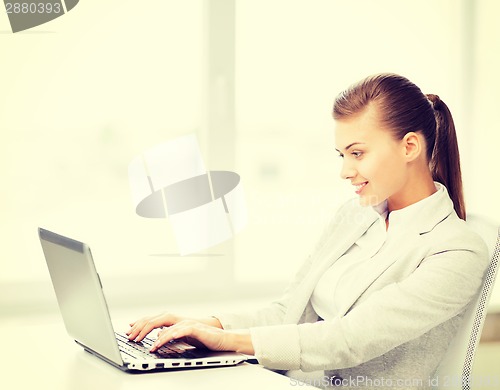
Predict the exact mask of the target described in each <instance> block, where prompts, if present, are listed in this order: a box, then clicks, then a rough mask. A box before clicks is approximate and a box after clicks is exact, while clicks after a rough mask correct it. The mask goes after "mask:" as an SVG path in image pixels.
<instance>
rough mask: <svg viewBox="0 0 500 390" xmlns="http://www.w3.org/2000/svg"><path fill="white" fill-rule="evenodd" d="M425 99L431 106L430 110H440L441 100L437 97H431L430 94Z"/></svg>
mask: <svg viewBox="0 0 500 390" xmlns="http://www.w3.org/2000/svg"><path fill="white" fill-rule="evenodd" d="M427 99H429V101H430V102H431V104H432V108H433V109H434V110H439V109H440V108H441V99H440V98H439V96H438V95H433V94H432V93H429V94H427Z"/></svg>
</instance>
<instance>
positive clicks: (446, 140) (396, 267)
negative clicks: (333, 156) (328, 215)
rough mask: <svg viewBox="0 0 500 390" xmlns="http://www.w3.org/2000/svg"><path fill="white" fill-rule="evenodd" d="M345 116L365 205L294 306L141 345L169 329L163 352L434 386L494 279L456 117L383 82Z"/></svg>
mask: <svg viewBox="0 0 500 390" xmlns="http://www.w3.org/2000/svg"><path fill="white" fill-rule="evenodd" d="M333 117H334V119H335V143H336V147H337V150H338V152H339V153H340V157H341V158H342V159H343V166H342V170H341V176H342V178H344V179H346V180H349V181H350V182H351V183H352V184H353V186H354V190H355V193H356V194H357V195H359V201H358V200H354V201H349V202H347V203H346V204H345V205H344V206H343V207H341V208H340V210H339V211H338V212H337V214H336V215H335V217H334V218H333V220H332V222H331V224H330V225H329V226H328V228H327V229H326V231H325V233H324V234H323V236H322V238H321V240H320V242H319V244H318V246H317V247H316V250H315V251H314V252H313V254H312V255H311V256H310V257H309V259H308V260H307V261H306V262H305V264H304V265H303V266H302V268H301V269H300V271H299V272H298V274H297V276H296V278H295V280H294V281H293V282H292V283H291V284H290V286H289V288H288V289H287V291H286V293H285V294H284V296H283V298H282V299H281V300H279V301H277V302H274V303H273V304H271V305H270V306H269V307H268V308H265V309H263V310H260V311H258V312H256V313H255V312H254V313H248V314H232V315H220V316H217V317H211V318H205V319H185V318H182V317H177V316H174V315H171V314H163V315H160V316H156V317H148V318H144V319H141V320H139V321H137V322H135V323H133V324H131V329H130V330H129V332H128V334H129V338H130V339H131V340H137V341H140V340H142V338H144V337H145V336H146V334H147V333H149V332H150V331H151V330H152V329H154V328H159V327H162V326H164V327H166V328H164V329H163V330H162V331H160V333H159V338H158V340H157V341H156V343H155V345H154V347H153V351H154V350H156V349H157V348H159V347H160V346H161V345H163V344H165V343H166V342H168V341H170V340H172V339H177V338H181V337H190V338H192V339H196V340H198V341H199V342H201V343H203V344H204V345H205V346H207V347H208V348H210V349H213V350H228V351H238V352H242V353H247V354H252V355H255V356H256V357H257V359H258V361H259V362H260V363H261V364H262V365H264V366H266V367H268V368H271V369H279V370H302V371H315V370H325V374H326V375H328V376H329V377H333V376H335V377H337V378H342V383H343V384H347V385H350V386H352V387H359V386H363V385H367V386H369V385H370V383H371V384H372V385H373V383H374V382H373V381H377V380H378V382H376V383H386V384H387V383H391V386H389V387H393V388H397V387H398V384H401V383H402V380H405V384H404V385H401V386H400V387H401V388H409V387H410V386H409V385H408V383H409V382H408V380H411V383H412V386H413V387H427V386H429V379H430V378H432V375H433V373H434V371H435V369H436V368H437V366H438V364H439V362H440V360H441V359H442V357H443V355H444V353H445V351H446V349H447V347H448V344H449V342H450V341H451V339H452V337H453V335H454V334H455V331H456V330H457V327H458V326H459V324H460V320H461V318H462V315H463V313H464V310H465V308H466V306H467V304H468V303H469V302H470V301H471V299H472V298H473V296H474V295H475V293H476V292H477V290H478V288H479V287H480V285H481V280H482V277H483V274H484V271H485V269H486V267H487V250H486V247H485V244H484V242H483V241H482V240H481V238H480V237H478V236H477V235H476V234H474V233H473V232H471V231H470V230H469V229H468V227H467V226H466V224H465V222H464V219H465V207H464V201H463V195H462V182H461V175H460V162H459V153H458V146H457V140H456V134H455V128H454V124H453V119H452V116H451V114H450V111H449V110H448V107H447V106H446V105H445V104H444V103H443V102H442V101H441V100H440V99H439V97H438V96H436V95H424V94H423V93H422V92H421V91H420V89H419V88H418V87H417V86H416V85H414V84H413V83H411V82H410V81H409V80H407V79H406V78H404V77H401V76H398V75H395V74H379V75H374V76H371V77H368V78H366V79H364V80H362V81H360V82H358V83H357V84H355V85H353V86H351V87H350V88H348V89H347V90H346V91H344V92H342V93H341V94H340V95H339V96H338V97H337V98H336V100H335V104H334V108H333ZM370 381H371V382H370ZM381 381H385V382H381ZM363 382H364V383H363Z"/></svg>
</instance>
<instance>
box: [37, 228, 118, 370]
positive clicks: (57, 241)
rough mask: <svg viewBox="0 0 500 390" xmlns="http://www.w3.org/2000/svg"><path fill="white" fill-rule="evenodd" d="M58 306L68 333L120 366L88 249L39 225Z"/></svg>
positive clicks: (113, 335) (97, 277)
mask: <svg viewBox="0 0 500 390" xmlns="http://www.w3.org/2000/svg"><path fill="white" fill-rule="evenodd" d="M38 235H39V237H40V242H41V244H42V249H43V253H44V255H45V260H46V261H47V266H48V268H49V272H50V277H51V279H52V284H53V285H54V291H55V293H56V297H57V302H58V304H59V309H60V310H61V314H62V317H63V320H64V324H65V326H66V330H67V331H68V334H69V335H70V336H71V337H72V338H74V339H75V341H77V342H78V343H80V344H82V345H83V346H85V347H86V348H88V349H90V350H92V351H95V352H97V353H98V354H100V355H102V356H103V357H105V358H107V359H109V360H111V361H112V362H114V363H116V364H117V365H119V366H122V365H123V360H122V358H121V355H120V350H119V348H118V344H117V343H116V339H115V333H114V330H113V325H112V323H111V319H110V317H109V312H108V307H107V304H106V300H105V298H104V294H103V291H102V286H101V282H100V279H99V275H98V274H97V271H96V269H95V266H94V261H93V259H92V254H91V252H90V248H89V247H88V246H87V245H86V244H84V243H82V242H79V241H75V240H73V239H71V238H67V237H64V236H61V235H59V234H56V233H53V232H50V231H48V230H45V229H42V228H39V229H38Z"/></svg>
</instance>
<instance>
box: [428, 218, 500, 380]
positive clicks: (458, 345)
mask: <svg viewBox="0 0 500 390" xmlns="http://www.w3.org/2000/svg"><path fill="white" fill-rule="evenodd" d="M467 224H468V225H469V226H470V227H471V228H472V230H474V231H475V232H476V233H478V234H479V235H480V236H481V237H482V238H483V240H484V241H485V242H486V245H487V246H488V252H489V256H490V264H489V267H488V269H487V271H486V273H485V276H484V279H483V284H482V286H481V289H480V290H479V292H478V295H477V296H476V298H474V300H473V301H472V302H471V304H470V305H469V307H468V309H467V310H466V312H465V315H464V319H463V322H462V323H461V325H460V328H459V329H458V332H457V334H456V336H455V337H454V338H453V340H452V341H451V344H450V346H449V348H448V350H447V352H446V355H445V356H444V358H443V360H442V361H441V363H440V365H439V367H438V369H437V371H436V374H435V377H434V378H433V383H432V384H433V386H434V387H433V388H435V389H446V390H458V389H460V390H469V389H471V385H473V383H474V382H473V379H472V376H471V373H472V366H473V363H474V355H475V353H476V349H477V345H478V343H479V338H480V336H481V331H482V329H483V325H484V320H485V318H486V312H487V307H488V302H489V299H490V296H491V291H492V290H493V285H494V282H495V277H496V275H497V271H498V264H499V258H500V228H499V226H498V224H496V223H493V222H491V221H489V220H488V219H486V218H483V217H479V216H475V215H470V216H469V215H468V216H467Z"/></svg>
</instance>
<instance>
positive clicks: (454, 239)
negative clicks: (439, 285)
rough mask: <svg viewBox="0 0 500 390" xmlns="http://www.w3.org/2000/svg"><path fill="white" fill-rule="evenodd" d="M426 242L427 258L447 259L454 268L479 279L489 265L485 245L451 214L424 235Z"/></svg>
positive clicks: (474, 233)
mask: <svg viewBox="0 0 500 390" xmlns="http://www.w3.org/2000/svg"><path fill="white" fill-rule="evenodd" d="M425 236H426V237H423V238H424V239H426V240H428V253H427V256H426V257H427V258H429V259H437V258H448V259H449V260H450V261H451V262H452V264H453V267H454V268H455V270H456V271H458V269H462V268H463V269H465V270H468V271H467V272H469V273H471V274H472V273H478V276H479V277H481V276H482V274H483V272H484V271H485V270H486V268H487V267H488V264H489V260H490V259H489V255H488V248H487V246H486V243H485V242H484V240H483V239H482V238H481V236H480V235H479V234H477V233H476V232H475V231H474V230H472V228H471V227H470V226H469V225H468V224H467V223H466V222H465V221H463V220H462V219H460V218H458V216H457V215H456V214H455V213H454V212H453V213H452V214H450V215H449V216H448V217H447V218H446V219H444V220H443V221H441V222H440V223H438V224H437V225H436V226H435V227H434V229H432V231H430V232H428V233H427V234H425Z"/></svg>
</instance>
